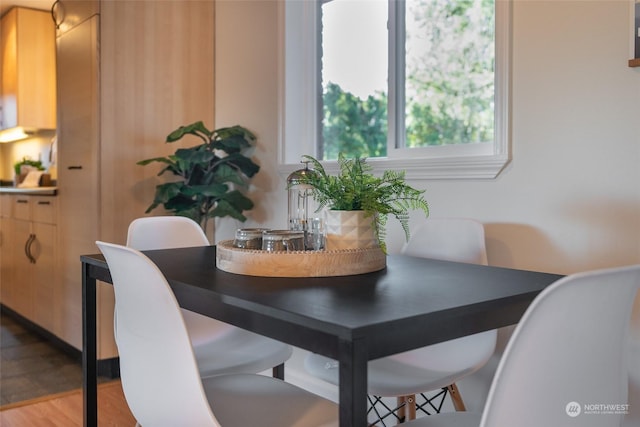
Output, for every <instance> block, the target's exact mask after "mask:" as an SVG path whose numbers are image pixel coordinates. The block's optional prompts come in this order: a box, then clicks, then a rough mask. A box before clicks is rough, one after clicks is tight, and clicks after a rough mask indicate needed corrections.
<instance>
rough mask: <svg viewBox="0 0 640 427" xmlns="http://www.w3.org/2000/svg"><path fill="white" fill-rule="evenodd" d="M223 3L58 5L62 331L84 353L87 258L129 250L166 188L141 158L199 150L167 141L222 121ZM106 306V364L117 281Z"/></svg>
mask: <svg viewBox="0 0 640 427" xmlns="http://www.w3.org/2000/svg"><path fill="white" fill-rule="evenodd" d="M214 5H215V3H214V1H213V0H211V1H198V2H151V1H144V2H140V1H135V0H103V1H72V0H61V1H60V2H58V4H57V5H56V6H55V7H54V11H55V10H56V8H59V9H58V13H57V15H58V17H57V19H59V20H61V21H63V22H59V25H58V34H57V54H58V99H59V104H58V106H59V108H58V111H59V115H58V163H59V167H58V206H59V212H58V231H59V236H60V237H59V241H60V255H59V256H60V263H61V266H62V270H63V273H62V284H61V286H60V289H61V290H62V292H61V293H60V295H59V297H58V298H59V304H60V307H62V310H61V312H60V316H59V318H58V335H59V336H60V337H61V338H63V339H64V340H65V341H67V342H69V343H71V344H72V345H73V346H75V347H76V348H80V347H81V344H82V341H81V327H82V326H81V317H80V316H81V295H82V293H81V275H80V261H79V257H80V255H81V254H87V253H97V252H98V249H97V247H96V246H95V241H96V240H104V241H109V242H115V243H121V244H124V243H125V241H126V233H127V227H128V225H129V223H130V222H131V221H132V220H133V219H134V218H137V217H140V216H144V215H145V214H144V212H145V210H146V208H147V207H148V206H149V204H151V201H152V200H153V195H154V191H155V186H156V185H157V184H158V183H160V178H158V177H157V173H158V172H159V169H158V168H154V167H152V166H146V167H142V166H138V165H136V162H137V161H139V160H142V159H145V158H150V157H157V156H163V155H166V154H169V153H172V152H173V151H175V149H176V148H178V146H179V145H180V144H183V145H187V146H188V145H196V144H198V143H199V142H198V141H195V140H193V141H184V142H180V143H174V144H165V143H164V141H165V139H166V136H167V135H168V134H169V133H170V132H171V131H172V130H174V129H175V128H177V127H178V126H180V125H183V124H188V123H191V122H194V121H197V120H203V121H204V122H205V123H208V124H210V125H211V126H213V117H214V9H215V7H214ZM83 14H84V16H82V15H83ZM64 20H66V24H65V23H64ZM157 213H160V212H157ZM98 300H99V302H98V312H99V322H98V323H99V326H98V327H99V336H98V358H99V359H107V358H110V357H113V356H115V355H116V354H117V352H116V348H115V345H114V344H113V340H112V334H113V332H112V330H113V290H112V287H111V286H110V285H106V284H100V285H99V289H98Z"/></svg>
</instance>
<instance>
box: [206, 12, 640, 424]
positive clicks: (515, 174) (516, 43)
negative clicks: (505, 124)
mask: <svg viewBox="0 0 640 427" xmlns="http://www.w3.org/2000/svg"><path fill="white" fill-rule="evenodd" d="M277 19H278V4H277V2H275V1H269V0H263V1H259V0H258V1H239V2H234V1H219V2H218V3H217V6H216V26H217V28H216V37H217V40H216V126H217V127H219V126H225V125H231V124H236V123H239V124H242V125H244V126H246V127H248V128H249V129H251V130H253V131H254V132H256V134H257V135H258V137H259V141H258V147H257V149H256V152H255V156H256V158H257V160H258V162H259V163H260V165H261V166H262V169H261V172H260V174H259V175H258V176H257V177H256V179H255V180H254V181H255V187H256V188H255V191H254V195H253V199H254V201H255V202H256V203H257V205H258V207H257V209H255V210H254V212H253V213H252V217H251V222H255V223H262V224H266V225H269V226H272V227H281V226H284V225H285V224H286V192H285V190H284V181H285V179H286V176H281V175H279V174H278V172H277V150H278V147H277V140H278V130H279V129H278V126H279V118H278V95H279V92H278V83H279V80H278V76H279V74H278V72H279V70H278V54H279V53H278V49H277V46H278V40H279V39H278V38H279V31H280V29H279V26H278V21H277ZM631 48H632V3H631V1H630V0H619V1H616V0H599V1H598V0H592V1H562V0H556V1H537V0H536V1H524V0H516V1H515V5H514V14H513V63H512V67H513V68H512V69H513V85H512V123H513V131H512V156H513V160H512V162H511V163H510V164H509V165H508V166H507V168H506V169H505V170H504V171H503V172H502V173H501V174H500V175H499V176H498V178H497V179H495V180H490V181H468V180H462V181H415V182H412V184H413V185H415V186H416V187H420V188H426V189H427V198H428V200H429V202H430V205H431V208H432V216H464V217H473V218H476V219H478V220H480V221H482V222H483V223H485V225H486V230H487V243H488V250H489V262H490V263H491V264H494V265H500V266H506V267H514V268H522V269H531V270H541V271H548V272H555V273H562V274H568V273H573V272H576V271H582V270H588V269H595V268H601V267H610V266H620V265H626V264H633V263H640V114H639V112H640V111H639V108H638V105H639V101H640V68H629V67H628V66H627V61H628V59H629V58H631V57H632V55H631V52H632V49H631ZM390 223H391V221H390ZM238 225H239V224H237V223H235V222H233V221H229V220H223V221H220V222H219V223H218V230H217V235H216V239H218V240H220V239H223V238H231V236H232V235H233V230H235V228H236V227H237V226H238ZM388 243H389V247H390V249H391V250H392V251H393V250H397V249H398V248H399V247H400V245H401V244H402V235H401V231H400V228H399V227H397V226H396V225H392V226H391V227H389V242H388ZM634 315H635V317H634V320H633V322H634V326H635V327H636V329H635V331H634V333H635V341H634V342H635V343H636V346H637V347H636V349H640V298H638V299H637V300H636V310H635V314H634ZM637 351H638V353H637V356H638V357H637V358H636V359H635V362H636V365H635V369H636V372H635V373H634V375H635V376H634V378H633V381H635V383H634V384H633V387H635V389H634V390H633V391H632V402H631V403H632V404H631V411H632V413H634V415H633V416H634V417H637V418H636V421H635V422H636V423H637V422H638V420H640V415H639V414H638V413H639V412H640V366H638V365H640V363H637V360H640V350H637ZM629 418H631V417H629Z"/></svg>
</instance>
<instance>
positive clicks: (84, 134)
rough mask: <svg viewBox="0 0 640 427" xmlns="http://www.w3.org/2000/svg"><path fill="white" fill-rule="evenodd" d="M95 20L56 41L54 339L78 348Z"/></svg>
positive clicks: (91, 214)
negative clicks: (56, 286) (56, 277)
mask: <svg viewBox="0 0 640 427" xmlns="http://www.w3.org/2000/svg"><path fill="white" fill-rule="evenodd" d="M97 28H98V16H93V17H92V18H90V19H89V20H87V21H84V22H83V23H81V24H79V25H77V26H76V27H74V28H73V29H71V30H70V31H68V32H66V33H65V34H64V35H62V36H61V37H58V39H57V48H58V102H59V111H60V114H59V116H58V124H59V126H58V159H59V162H58V163H59V166H58V196H57V198H56V202H57V203H58V236H59V239H58V242H59V245H58V246H59V264H60V282H59V286H60V288H59V289H58V292H56V305H57V307H58V308H57V312H58V314H57V317H58V318H57V319H56V325H57V326H56V331H57V334H58V335H59V336H60V337H61V338H62V339H64V340H65V341H67V342H68V343H70V344H72V345H73V346H75V347H76V348H81V346H82V322H81V319H82V317H81V314H82V278H81V274H80V261H79V260H80V255H83V254H87V253H96V252H97V248H96V246H95V241H96V240H97V238H98V226H99V217H98V195H99V193H98V160H97V153H98V131H99V126H98V86H97V85H98V47H97V40H98V38H97V37H98V34H97Z"/></svg>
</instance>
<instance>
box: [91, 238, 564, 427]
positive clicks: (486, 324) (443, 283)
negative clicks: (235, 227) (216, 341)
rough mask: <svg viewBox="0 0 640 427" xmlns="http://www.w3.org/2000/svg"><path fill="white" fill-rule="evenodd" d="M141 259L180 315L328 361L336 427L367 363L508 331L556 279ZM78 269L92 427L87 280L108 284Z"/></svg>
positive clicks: (497, 272)
mask: <svg viewBox="0 0 640 427" xmlns="http://www.w3.org/2000/svg"><path fill="white" fill-rule="evenodd" d="M143 253H144V254H145V255H146V256H148V257H149V258H150V259H151V261H153V262H154V263H155V264H156V265H157V266H158V268H159V269H160V271H162V273H163V274H164V275H165V277H166V279H167V281H168V283H169V285H170V286H171V289H172V290H173V292H174V293H175V296H176V299H177V301H178V303H179V304H180V306H181V307H183V308H185V309H188V310H191V311H195V312H197V313H200V314H202V315H205V316H209V317H212V318H215V319H219V320H221V321H224V322H227V323H229V324H232V325H235V326H238V327H240V328H244V329H246V330H249V331H252V332H255V333H258V334H261V335H264V336H267V337H270V338H273V339H276V340H280V341H282V342H285V343H288V344H291V345H293V346H296V347H299V348H302V349H306V350H308V351H311V352H314V353H318V354H322V355H325V356H328V357H330V358H333V359H335V360H337V361H338V363H339V423H340V427H364V426H366V425H367V362H368V361H370V360H373V359H377V358H380V357H384V356H388V355H392V354H396V353H400V352H404V351H408V350H411V349H415V348H419V347H422V346H426V345H430V344H436V343H439V342H442V341H447V340H451V339H455V338H458V337H461V336H466V335H471V334H475V333H478V332H482V331H486V330H491V329H496V328H500V327H503V326H507V325H512V324H515V323H517V322H518V321H519V319H520V318H521V316H522V314H523V313H524V311H525V310H526V309H527V307H528V306H529V304H530V303H531V302H532V301H533V299H534V298H535V297H536V296H537V295H538V294H539V293H540V292H541V291H542V290H543V289H544V288H545V287H547V286H549V285H550V284H552V283H553V282H555V281H556V280H558V279H560V278H561V277H562V276H560V275H557V274H551V273H544V272H536V271H527V270H518V269H512V268H503V267H495V266H485V265H475V264H465V263H458V262H450V261H441V260H434V259H425V258H416V257H411V256H406V255H399V254H389V255H388V256H387V257H386V266H385V267H384V268H382V269H381V270H379V271H373V272H369V273H364V274H355V275H344V276H329V277H261V276H251V275H244V274H235V273H229V272H226V271H223V270H221V269H219V268H217V267H216V246H205V247H192V248H181V249H163V250H151V251H143ZM80 260H81V263H82V276H83V277H82V280H83V282H82V286H83V293H82V321H83V325H82V326H83V348H82V352H83V353H82V371H83V419H84V425H85V426H96V425H97V418H98V415H97V414H98V412H97V369H96V366H97V360H96V356H97V353H96V342H97V335H96V281H97V280H99V281H102V282H106V283H111V276H110V274H109V266H108V265H107V263H106V262H105V260H104V257H103V256H102V255H101V254H91V255H82V256H81V257H80ZM140 310H144V307H140ZM158 375H162V373H161V372H159V373H158ZM285 380H286V372H285Z"/></svg>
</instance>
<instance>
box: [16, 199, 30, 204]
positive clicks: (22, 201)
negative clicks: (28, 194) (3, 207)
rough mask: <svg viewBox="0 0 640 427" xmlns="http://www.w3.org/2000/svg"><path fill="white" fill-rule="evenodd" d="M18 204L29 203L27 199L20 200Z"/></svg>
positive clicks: (17, 201)
mask: <svg viewBox="0 0 640 427" xmlns="http://www.w3.org/2000/svg"><path fill="white" fill-rule="evenodd" d="M16 203H29V201H28V200H25V199H18V200H16Z"/></svg>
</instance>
